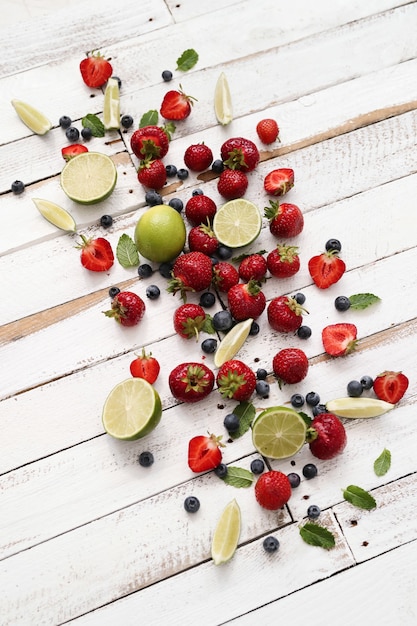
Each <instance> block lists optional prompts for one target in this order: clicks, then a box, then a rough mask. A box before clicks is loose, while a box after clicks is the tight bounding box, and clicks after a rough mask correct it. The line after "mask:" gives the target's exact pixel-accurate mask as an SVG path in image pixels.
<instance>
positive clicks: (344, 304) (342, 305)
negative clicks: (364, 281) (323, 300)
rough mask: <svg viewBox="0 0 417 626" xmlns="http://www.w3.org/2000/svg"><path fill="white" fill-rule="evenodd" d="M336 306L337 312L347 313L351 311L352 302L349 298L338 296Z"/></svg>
mask: <svg viewBox="0 0 417 626" xmlns="http://www.w3.org/2000/svg"><path fill="white" fill-rule="evenodd" d="M334 306H335V307H336V310H337V311H347V310H348V309H350V300H349V298H348V297H347V296H337V298H336V299H335V301H334Z"/></svg>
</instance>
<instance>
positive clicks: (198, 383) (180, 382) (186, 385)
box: [168, 362, 221, 471]
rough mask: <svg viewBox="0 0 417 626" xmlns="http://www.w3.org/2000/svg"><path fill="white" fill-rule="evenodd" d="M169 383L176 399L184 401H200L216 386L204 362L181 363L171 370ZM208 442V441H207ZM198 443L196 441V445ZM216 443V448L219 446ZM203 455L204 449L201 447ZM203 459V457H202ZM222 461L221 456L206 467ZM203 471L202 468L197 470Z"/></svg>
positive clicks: (211, 373) (212, 375)
mask: <svg viewBox="0 0 417 626" xmlns="http://www.w3.org/2000/svg"><path fill="white" fill-rule="evenodd" d="M168 384H169V388H170V390H171V393H172V395H173V396H174V398H175V399H176V400H180V401H182V402H190V403H192V402H199V401H200V400H202V399H203V398H205V397H206V396H208V395H209V393H210V392H211V391H212V389H213V387H214V374H213V372H212V371H211V369H210V368H209V367H207V365H204V363H194V362H188V363H180V364H179V365H177V366H176V367H174V369H173V370H172V371H171V373H170V374H169V377H168ZM208 439H213V442H214V441H216V442H218V440H217V439H216V438H215V437H214V435H213V436H212V437H210V438H207V437H206V440H208ZM206 443H207V442H206ZM196 445H197V444H196V443H195V446H196ZM217 445H218V444H217V443H216V448H217ZM212 447H213V446H211V445H210V446H209V447H207V446H206V450H207V451H208V449H211V448H212ZM200 451H201V453H202V455H203V452H202V449H200ZM202 460H204V459H203V457H202ZM220 461H221V454H220V458H218V459H217V460H216V462H214V463H213V465H211V466H210V467H207V468H206V469H213V468H214V467H216V466H217V465H218V464H219V463H220ZM191 469H193V468H191ZM196 471H202V470H196Z"/></svg>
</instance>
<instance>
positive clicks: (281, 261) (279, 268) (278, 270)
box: [266, 244, 300, 278]
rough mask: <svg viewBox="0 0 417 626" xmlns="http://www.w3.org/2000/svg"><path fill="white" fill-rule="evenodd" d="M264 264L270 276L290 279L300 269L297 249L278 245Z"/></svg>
mask: <svg viewBox="0 0 417 626" xmlns="http://www.w3.org/2000/svg"><path fill="white" fill-rule="evenodd" d="M266 263H267V267H268V270H269V273H270V274H271V276H275V278H290V277H291V276H294V274H296V273H297V272H298V271H299V269H300V257H299V256H298V247H297V246H287V245H281V244H278V245H277V246H276V248H275V249H274V250H272V251H271V252H270V253H269V254H268V256H267V257H266Z"/></svg>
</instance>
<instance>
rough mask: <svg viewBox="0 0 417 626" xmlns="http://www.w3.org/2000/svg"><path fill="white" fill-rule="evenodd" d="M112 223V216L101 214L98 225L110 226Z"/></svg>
mask: <svg viewBox="0 0 417 626" xmlns="http://www.w3.org/2000/svg"><path fill="white" fill-rule="evenodd" d="M112 224H113V218H112V216H111V215H102V216H101V217H100V226H102V227H103V228H110V226H112Z"/></svg>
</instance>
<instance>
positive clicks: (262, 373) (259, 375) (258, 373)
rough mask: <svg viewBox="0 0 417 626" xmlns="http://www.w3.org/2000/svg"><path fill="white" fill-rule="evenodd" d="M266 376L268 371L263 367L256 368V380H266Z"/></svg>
mask: <svg viewBox="0 0 417 626" xmlns="http://www.w3.org/2000/svg"><path fill="white" fill-rule="evenodd" d="M267 376H268V372H267V371H266V370H265V369H263V368H262V367H260V368H259V369H258V370H256V378H257V379H258V380H266V377H267Z"/></svg>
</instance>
